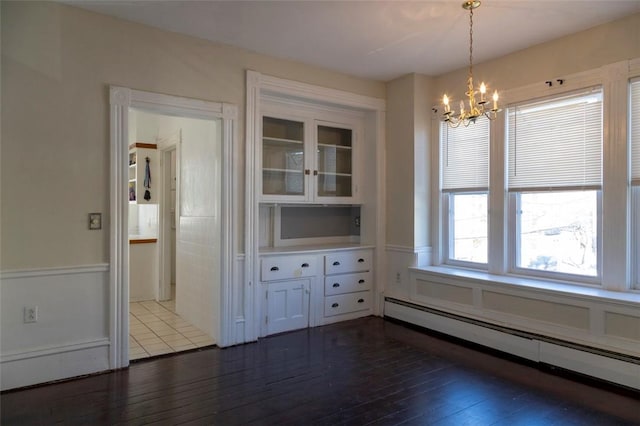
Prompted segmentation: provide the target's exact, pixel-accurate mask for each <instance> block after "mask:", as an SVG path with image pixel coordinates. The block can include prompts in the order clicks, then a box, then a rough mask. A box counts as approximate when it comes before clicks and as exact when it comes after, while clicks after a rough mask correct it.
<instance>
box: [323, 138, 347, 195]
mask: <svg viewBox="0 0 640 426" xmlns="http://www.w3.org/2000/svg"><path fill="white" fill-rule="evenodd" d="M352 152H353V131H352V130H351V129H347V128H340V127H333V126H329V125H318V135H317V157H318V158H317V167H318V169H317V172H318V180H317V185H316V195H317V196H318V197H351V196H353V186H352V185H353V156H352Z"/></svg>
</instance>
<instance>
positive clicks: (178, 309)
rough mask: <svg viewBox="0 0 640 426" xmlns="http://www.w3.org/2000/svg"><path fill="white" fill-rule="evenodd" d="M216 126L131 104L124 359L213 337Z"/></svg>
mask: <svg viewBox="0 0 640 426" xmlns="http://www.w3.org/2000/svg"><path fill="white" fill-rule="evenodd" d="M221 130H222V127H221V120H220V119H219V118H211V119H200V118H191V117H181V116H175V115H166V114H158V113H156V112H151V111H145V110H144V109H140V108H130V109H129V139H130V140H129V158H130V165H129V168H130V173H129V175H130V181H129V215H128V218H129V226H128V229H129V242H130V245H129V295H130V298H129V302H130V305H129V322H130V330H129V332H130V334H129V358H130V359H139V358H147V357H149V356H155V355H163V354H167V353H172V352H180V351H183V350H189V349H196V348H199V347H203V346H208V345H212V344H214V343H215V340H214V339H215V337H214V336H216V335H217V328H218V326H217V324H218V323H219V318H218V316H219V310H218V309H217V306H218V305H219V302H218V299H219V298H218V294H219V291H218V290H217V289H219V287H220V276H219V275H218V273H217V272H218V271H219V270H220V266H219V259H220V256H219V250H220V236H221V228H220V222H219V218H220V212H219V209H220V205H221V185H220V181H221V167H220V166H221V161H220V155H221V145H222V143H221V140H222V132H221ZM132 162H133V164H131V163H132ZM142 169H144V170H142ZM136 170H137V173H136ZM143 171H144V173H143ZM143 175H144V176H143ZM177 194H180V196H179V197H178V195H177Z"/></svg>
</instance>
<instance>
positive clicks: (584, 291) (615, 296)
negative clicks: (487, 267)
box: [409, 266, 640, 305]
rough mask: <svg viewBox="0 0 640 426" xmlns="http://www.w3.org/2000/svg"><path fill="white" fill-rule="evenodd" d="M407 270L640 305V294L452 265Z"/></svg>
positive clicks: (634, 291)
mask: <svg viewBox="0 0 640 426" xmlns="http://www.w3.org/2000/svg"><path fill="white" fill-rule="evenodd" d="M409 270H411V271H415V272H418V273H427V274H432V275H437V276H441V277H449V278H452V277H453V278H460V279H465V280H473V281H478V282H481V283H486V284H501V285H505V286H511V287H514V288H515V289H529V290H536V291H539V292H543V293H550V294H555V295H565V296H572V297H578V298H582V299H589V300H600V301H608V302H618V303H624V304H638V305H640V292H638V291H637V290H628V291H625V292H618V291H611V290H604V289H601V288H595V287H588V286H581V285H577V284H571V283H562V282H556V281H547V280H541V279H534V278H525V277H519V276H513V275H496V274H490V273H488V272H486V271H478V270H471V269H463V268H455V267H451V266H423V267H413V268H409Z"/></svg>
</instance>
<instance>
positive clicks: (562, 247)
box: [506, 87, 603, 283]
mask: <svg viewBox="0 0 640 426" xmlns="http://www.w3.org/2000/svg"><path fill="white" fill-rule="evenodd" d="M602 117H603V113H602V90H601V88H599V87H598V88H591V89H588V90H583V91H581V92H579V93H571V94H567V95H562V96H556V97H554V98H551V99H544V100H540V101H531V102H525V103H521V104H516V105H513V106H510V107H509V108H508V110H507V123H506V133H507V137H506V139H507V153H508V154H507V171H508V174H507V188H508V193H509V194H508V195H509V219H510V221H509V222H510V227H509V236H510V238H509V239H510V246H511V249H510V250H509V251H510V252H511V253H512V254H511V259H510V263H511V266H510V269H511V271H512V272H517V273H525V274H528V275H538V276H546V277H549V278H561V279H572V277H575V279H576V280H580V281H582V282H594V283H595V282H597V281H598V279H599V276H600V263H601V262H600V258H601V256H600V251H601V250H600V249H599V246H600V242H601V238H600V235H601V231H600V230H601V218H600V216H601V210H602V209H601V188H602V140H603V130H602Z"/></svg>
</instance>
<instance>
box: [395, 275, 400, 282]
mask: <svg viewBox="0 0 640 426" xmlns="http://www.w3.org/2000/svg"><path fill="white" fill-rule="evenodd" d="M396 283H397V284H400V272H396Z"/></svg>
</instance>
